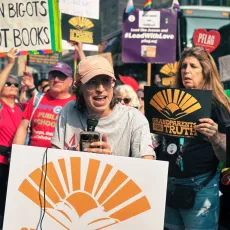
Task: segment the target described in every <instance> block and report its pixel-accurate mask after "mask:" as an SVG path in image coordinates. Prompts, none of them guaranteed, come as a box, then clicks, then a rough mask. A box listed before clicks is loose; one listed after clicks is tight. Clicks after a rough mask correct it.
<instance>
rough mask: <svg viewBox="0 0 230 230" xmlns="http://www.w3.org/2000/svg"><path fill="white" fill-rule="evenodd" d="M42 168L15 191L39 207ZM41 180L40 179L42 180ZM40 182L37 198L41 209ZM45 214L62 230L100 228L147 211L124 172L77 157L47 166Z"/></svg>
mask: <svg viewBox="0 0 230 230" xmlns="http://www.w3.org/2000/svg"><path fill="white" fill-rule="evenodd" d="M41 173H43V174H44V171H42V168H38V169H36V170H34V171H33V172H32V173H31V174H30V175H29V176H28V178H26V179H25V180H24V181H23V182H22V184H21V185H20V187H19V191H20V192H21V193H22V194H24V195H25V196H26V197H28V198H29V199H30V200H31V201H32V202H34V203H35V204H36V205H38V206H40V201H39V193H38V192H39V185H40V180H41ZM43 179H44V177H43ZM43 194H44V181H43V182H42V183H41V188H40V196H41V201H42V207H44V197H43ZM45 194H46V195H45V198H46V203H45V207H46V213H47V214H48V215H49V216H50V217H52V218H53V219H55V220H56V221H57V222H58V223H59V224H60V225H61V226H62V227H63V229H67V230H73V229H76V228H78V229H84V228H85V229H87V226H90V227H91V228H90V229H95V230H96V229H104V228H107V227H109V226H111V225H114V224H117V223H119V222H122V221H125V220H127V219H129V218H132V217H134V216H137V215H139V214H141V213H143V212H145V211H147V210H149V209H151V207H150V204H149V202H148V199H147V197H146V196H145V195H144V194H143V192H142V190H141V189H140V187H139V186H138V185H137V184H136V183H135V182H134V181H133V180H132V179H130V178H129V177H128V176H127V175H126V174H125V173H123V172H122V171H120V170H117V169H115V168H114V167H113V166H112V165H110V164H107V163H103V162H101V161H99V160H95V159H89V161H85V160H84V161H83V160H82V159H81V158H80V157H71V158H65V159H59V160H57V161H53V162H49V163H48V164H47V174H46V181H45Z"/></svg>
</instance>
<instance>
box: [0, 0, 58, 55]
mask: <svg viewBox="0 0 230 230" xmlns="http://www.w3.org/2000/svg"><path fill="white" fill-rule="evenodd" d="M58 19H59V17H58V8H57V2H56V1H55V0H42V1H41V0H38V1H33V0H19V1H12V0H4V1H3V0H0V55H1V56H4V55H5V53H7V52H8V51H9V50H10V49H11V48H12V47H15V48H17V50H18V51H19V52H20V55H28V54H31V53H32V54H47V53H52V51H58V50H60V38H59V36H58V34H59V35H60V33H59V32H58V30H59V31H60V29H59V28H58V25H59V22H58ZM54 25H55V28H54Z"/></svg>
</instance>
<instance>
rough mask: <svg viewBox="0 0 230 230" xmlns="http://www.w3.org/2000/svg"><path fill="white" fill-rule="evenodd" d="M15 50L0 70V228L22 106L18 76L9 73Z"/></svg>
mask: <svg viewBox="0 0 230 230" xmlns="http://www.w3.org/2000/svg"><path fill="white" fill-rule="evenodd" d="M16 56H17V50H16V49H11V50H10V51H9V52H8V54H7V58H8V64H7V65H6V66H5V68H4V69H3V70H2V71H1V72H0V229H1V226H2V221H3V215H4V209H5V199H6V190H7V180H8V173H9V161H8V159H9V157H10V152H11V147H12V142H13V138H14V135H15V133H16V130H17V128H18V126H19V125H20V122H21V120H22V114H23V111H22V108H21V106H20V105H19V104H18V103H16V99H17V98H18V94H19V81H18V78H17V77H15V76H13V75H9V74H10V71H11V70H12V68H13V66H14V64H15V59H16Z"/></svg>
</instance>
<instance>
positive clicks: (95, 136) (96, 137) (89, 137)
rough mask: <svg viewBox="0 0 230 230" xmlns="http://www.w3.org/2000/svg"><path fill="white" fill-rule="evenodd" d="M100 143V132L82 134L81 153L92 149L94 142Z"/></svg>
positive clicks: (84, 132)
mask: <svg viewBox="0 0 230 230" xmlns="http://www.w3.org/2000/svg"><path fill="white" fill-rule="evenodd" d="M98 141H100V133H98V132H88V131H87V132H86V131H83V132H80V151H84V149H86V148H90V144H91V143H92V142H98Z"/></svg>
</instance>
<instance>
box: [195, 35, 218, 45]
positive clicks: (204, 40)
mask: <svg viewBox="0 0 230 230" xmlns="http://www.w3.org/2000/svg"><path fill="white" fill-rule="evenodd" d="M198 43H201V44H205V45H214V43H215V36H214V35H208V34H202V33H200V34H199V37H198Z"/></svg>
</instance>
